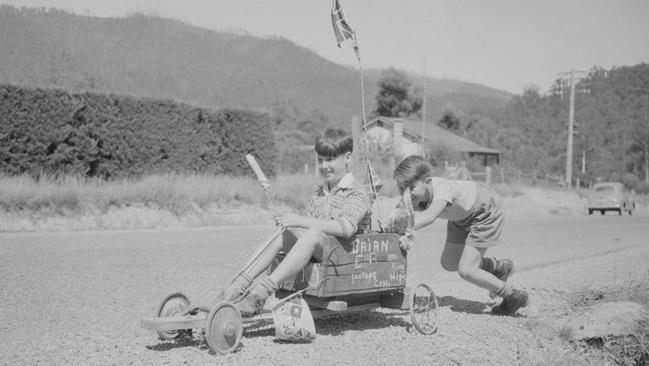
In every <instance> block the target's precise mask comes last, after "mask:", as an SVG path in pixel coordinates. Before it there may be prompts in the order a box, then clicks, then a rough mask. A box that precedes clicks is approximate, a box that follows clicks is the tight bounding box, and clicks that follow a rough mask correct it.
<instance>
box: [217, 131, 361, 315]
mask: <svg viewBox="0 0 649 366" xmlns="http://www.w3.org/2000/svg"><path fill="white" fill-rule="evenodd" d="M353 145H354V143H353V139H352V137H351V136H349V135H348V134H347V133H346V132H344V131H343V130H340V129H327V130H326V131H325V132H324V133H323V135H322V136H320V137H319V138H318V140H317V141H316V143H315V151H316V153H317V154H318V169H319V170H320V175H321V176H322V177H323V179H324V182H323V183H322V184H321V185H319V186H317V188H316V190H315V192H314V193H313V195H312V196H311V199H310V202H309V205H308V207H309V216H301V215H296V214H293V213H285V214H283V215H281V216H279V217H278V218H277V221H278V223H279V224H281V225H282V226H283V227H284V228H287V229H288V230H290V231H291V232H292V233H293V234H295V236H297V241H296V242H295V243H294V244H293V243H289V242H287V241H282V240H276V241H275V243H273V244H271V246H270V248H269V250H268V251H266V252H265V253H264V254H262V255H261V256H260V257H259V259H258V260H257V261H256V263H254V264H253V265H252V266H251V268H250V269H249V270H248V271H247V273H245V274H243V275H242V276H240V277H239V278H238V279H237V280H235V281H234V282H233V284H232V285H231V286H230V287H229V288H228V289H226V291H225V294H224V297H225V299H226V300H231V301H235V306H236V307H237V308H238V309H239V311H241V315H242V316H244V317H246V316H252V315H255V314H259V313H261V311H262V309H263V307H264V304H265V302H266V299H267V298H268V297H269V296H270V295H271V294H273V293H274V292H275V291H276V290H277V288H278V284H279V283H281V282H283V281H285V280H287V279H289V278H291V277H292V276H295V275H296V274H297V273H298V272H299V271H300V270H301V269H302V268H304V266H306V265H307V264H308V263H309V261H310V259H311V257H315V258H316V259H321V258H320V256H321V254H322V243H323V239H324V238H325V236H327V235H333V236H337V237H340V238H345V239H348V238H351V237H353V236H354V235H355V234H356V233H357V232H368V231H369V225H370V214H371V205H370V199H369V196H368V194H367V192H366V191H365V189H364V188H363V186H362V185H361V184H360V183H359V182H357V181H356V179H355V178H354V176H353V175H352V174H351V173H350V170H351V169H350V168H351V167H350V165H351V162H352V151H353ZM282 248H284V251H285V252H288V253H287V255H286V257H285V258H284V260H283V261H282V262H281V263H280V264H279V266H278V267H277V268H275V270H274V271H273V273H271V274H270V275H263V276H262V277H261V278H260V279H259V281H258V282H257V284H256V285H255V286H253V287H252V288H251V289H250V291H249V292H247V293H246V289H247V288H248V287H249V286H250V285H251V284H252V282H253V279H254V278H256V277H257V276H259V275H260V274H261V273H262V272H263V271H264V270H265V269H266V268H267V267H268V266H269V265H270V264H271V263H272V261H273V259H274V258H275V256H276V255H277V253H278V252H279V251H280V249H282ZM244 293H246V295H245V296H244V297H243V298H242V299H240V300H236V299H237V298H239V297H241V295H242V294H244Z"/></svg>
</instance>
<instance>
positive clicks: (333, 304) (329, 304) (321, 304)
mask: <svg viewBox="0 0 649 366" xmlns="http://www.w3.org/2000/svg"><path fill="white" fill-rule="evenodd" d="M304 301H306V302H307V304H309V308H311V307H315V308H318V309H326V310H330V311H345V310H347V303H346V302H345V301H338V300H331V301H328V300H323V299H320V298H318V297H313V296H305V297H304Z"/></svg>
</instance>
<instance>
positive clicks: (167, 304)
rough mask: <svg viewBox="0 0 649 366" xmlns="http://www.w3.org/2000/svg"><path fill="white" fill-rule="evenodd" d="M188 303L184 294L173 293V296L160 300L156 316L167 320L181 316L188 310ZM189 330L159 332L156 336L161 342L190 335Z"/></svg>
mask: <svg viewBox="0 0 649 366" xmlns="http://www.w3.org/2000/svg"><path fill="white" fill-rule="evenodd" d="M189 306H190V302H189V299H188V298H187V296H185V294H183V293H180V292H175V293H173V294H170V295H167V297H165V298H164V300H162V302H161V303H160V306H159V307H158V312H157V313H156V316H157V317H158V318H168V317H172V316H182V315H184V314H185V312H186V311H187V309H189ZM191 331H192V330H191V329H180V330H165V331H159V332H157V333H158V336H160V338H161V339H163V340H172V339H177V338H180V337H182V336H184V335H185V334H187V333H191Z"/></svg>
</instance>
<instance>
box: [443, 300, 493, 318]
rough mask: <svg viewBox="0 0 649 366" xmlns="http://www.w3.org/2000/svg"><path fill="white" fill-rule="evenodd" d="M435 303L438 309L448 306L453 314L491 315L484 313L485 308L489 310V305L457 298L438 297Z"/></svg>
mask: <svg viewBox="0 0 649 366" xmlns="http://www.w3.org/2000/svg"><path fill="white" fill-rule="evenodd" d="M437 303H438V304H439V306H440V307H445V306H449V307H450V308H451V311H455V312H460V313H469V314H491V313H490V312H488V311H486V310H487V308H489V305H487V304H485V303H482V302H477V301H471V300H464V299H458V298H457V297H453V296H441V297H438V298H437Z"/></svg>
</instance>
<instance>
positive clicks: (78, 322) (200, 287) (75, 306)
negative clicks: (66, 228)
mask: <svg viewBox="0 0 649 366" xmlns="http://www.w3.org/2000/svg"><path fill="white" fill-rule="evenodd" d="M444 228H445V224H443V223H436V224H434V225H432V226H431V227H429V228H427V229H425V230H424V231H423V232H422V233H421V234H422V235H421V236H420V238H421V240H420V242H419V243H417V246H416V247H415V248H414V249H413V251H412V252H411V255H410V258H409V269H408V282H409V283H410V284H414V283H419V282H425V283H428V284H429V285H431V287H433V289H434V290H435V292H436V293H437V295H438V296H439V297H440V298H441V299H457V298H468V299H476V301H478V302H480V301H482V302H484V301H488V300H485V299H488V298H487V297H486V294H480V295H475V292H476V291H475V288H474V287H472V286H470V285H467V284H465V283H463V281H461V280H459V279H458V277H457V275H456V274H452V273H446V272H444V271H443V270H442V269H441V268H440V266H439V255H440V253H441V249H442V245H441V244H442V243H443V240H444V234H443V233H444ZM270 230H271V228H270V227H261V226H258V227H227V228H200V229H181V230H141V231H105V232H69V233H60V232H57V233H22V234H18V233H11V234H0V253H2V255H1V256H0V334H2V342H1V343H0V364H8V363H18V364H35V363H42V364H66V363H71V364H106V363H111V362H115V363H118V364H124V363H128V362H132V363H134V364H143V363H144V364H162V363H169V364H174V363H175V362H176V361H178V360H179V359H183V358H184V357H196V356H193V355H195V354H206V353H207V352H206V351H205V350H203V351H201V350H198V349H197V348H196V347H184V348H181V349H173V348H168V347H167V348H165V347H166V346H161V345H159V344H158V341H157V340H156V339H155V337H154V335H153V334H151V333H149V332H148V331H145V330H142V329H139V327H138V320H139V319H140V318H142V317H147V316H150V315H151V314H152V312H153V311H154V309H155V307H156V306H157V304H158V302H159V301H160V300H161V299H162V297H163V296H164V295H165V294H167V293H169V292H172V291H176V290H182V291H183V292H185V293H186V294H188V295H189V296H190V298H191V299H196V297H198V296H199V295H200V294H201V293H203V292H205V291H206V290H207V289H209V288H210V287H213V286H214V284H215V282H216V281H215V280H217V279H219V278H223V277H225V276H226V275H227V274H228V273H230V272H231V271H233V270H235V269H236V268H237V265H238V263H239V262H240V260H241V258H242V257H243V256H244V255H245V254H246V253H249V252H250V251H251V250H252V249H253V248H254V247H255V245H257V244H258V243H259V242H260V241H261V240H262V239H263V238H264V236H265V235H266V234H267V233H268V232H270ZM490 254H493V255H496V256H499V257H502V256H507V257H510V258H512V259H514V260H515V262H516V266H517V274H516V276H514V277H513V279H512V281H513V282H514V284H516V285H518V286H523V287H526V288H528V289H530V290H531V291H536V292H535V293H536V294H537V297H538V294H541V293H545V292H547V293H552V292H553V291H566V290H567V291H570V290H573V289H579V288H581V287H594V288H597V287H601V286H616V285H619V284H622V283H623V282H624V281H629V280H633V279H638V276H642V275H643V274H644V275H648V276H649V269H648V268H649V265H648V264H647V260H648V259H649V217H646V216H644V217H637V216H633V217H630V216H621V217H620V216H615V215H606V216H599V215H597V216H580V217H551V218H544V219H534V220H532V219H529V220H517V219H512V220H510V221H509V222H508V223H507V226H506V228H505V232H504V242H503V244H502V245H501V246H499V247H496V248H494V249H493V250H492V252H491V253H490ZM444 305H445V304H444V302H443V301H442V303H441V306H444ZM469 305H470V304H469ZM444 326H445V325H444V324H443V322H442V324H440V327H444ZM335 341H336V340H335V337H334V340H333V342H335ZM323 342H324V341H323ZM271 346H273V347H278V346H277V345H276V344H272V343H271ZM247 350H248V351H250V348H248V349H247ZM158 351H169V352H158ZM174 351H175V352H177V353H178V354H176V355H174ZM277 351H278V349H275V350H274V351H272V352H275V353H276V352H277ZM482 352H484V351H482ZM188 355H189V356H188ZM174 357H176V358H174ZM201 357H202V356H201ZM237 357H239V356H237ZM229 360H232V359H229ZM466 360H470V359H465V362H468V361H466ZM127 361H128V362H127ZM203 361H204V360H203ZM203 361H201V359H194V362H198V363H200V362H203Z"/></svg>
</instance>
